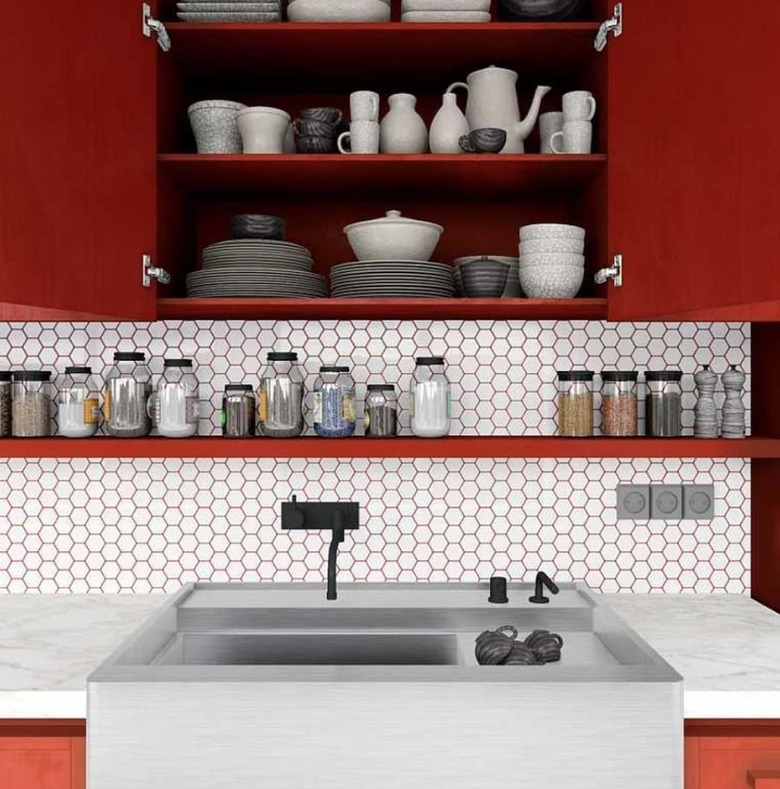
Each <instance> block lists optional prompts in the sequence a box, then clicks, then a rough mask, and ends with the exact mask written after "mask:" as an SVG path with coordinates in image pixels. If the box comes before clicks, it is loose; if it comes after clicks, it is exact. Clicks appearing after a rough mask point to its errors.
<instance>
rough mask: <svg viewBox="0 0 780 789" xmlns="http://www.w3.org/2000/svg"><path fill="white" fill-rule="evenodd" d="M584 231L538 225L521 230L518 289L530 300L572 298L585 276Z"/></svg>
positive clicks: (526, 226)
mask: <svg viewBox="0 0 780 789" xmlns="http://www.w3.org/2000/svg"><path fill="white" fill-rule="evenodd" d="M584 251H585V229H584V228H582V227H578V226H577V225H565V224H537V225H525V226H523V227H521V228H520V258H519V263H518V271H519V274H520V287H521V288H522V290H523V293H525V295H526V296H528V298H529V299H572V298H574V297H575V296H576V295H577V293H578V292H579V290H580V288H581V287H582V280H583V278H584V276H585V255H584V254H583V253H584Z"/></svg>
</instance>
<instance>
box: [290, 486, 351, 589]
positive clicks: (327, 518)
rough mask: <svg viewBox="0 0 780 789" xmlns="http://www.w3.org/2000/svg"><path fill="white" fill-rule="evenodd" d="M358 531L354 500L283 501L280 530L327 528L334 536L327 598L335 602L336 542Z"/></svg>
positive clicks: (331, 543)
mask: <svg viewBox="0 0 780 789" xmlns="http://www.w3.org/2000/svg"><path fill="white" fill-rule="evenodd" d="M358 528H360V504H359V503H358V502H356V501H298V498H297V497H296V496H293V497H292V501H283V502H282V529H285V530H290V531H295V530H298V529H306V530H311V529H329V530H330V531H332V532H333V537H332V539H331V541H330V547H329V548H328V592H327V599H328V600H335V599H336V597H337V594H336V560H337V558H338V552H339V543H342V542H344V534H345V532H346V530H347V529H358Z"/></svg>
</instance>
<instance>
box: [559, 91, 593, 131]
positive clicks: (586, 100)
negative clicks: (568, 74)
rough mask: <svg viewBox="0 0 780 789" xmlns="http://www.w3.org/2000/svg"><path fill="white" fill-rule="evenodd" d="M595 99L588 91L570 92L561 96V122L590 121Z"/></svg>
mask: <svg viewBox="0 0 780 789" xmlns="http://www.w3.org/2000/svg"><path fill="white" fill-rule="evenodd" d="M595 114H596V99H594V98H593V94H592V93H591V92H590V91H589V90H572V91H570V92H569V93H564V94H563V122H564V123H571V122H572V121H592V120H593V116H594V115H595Z"/></svg>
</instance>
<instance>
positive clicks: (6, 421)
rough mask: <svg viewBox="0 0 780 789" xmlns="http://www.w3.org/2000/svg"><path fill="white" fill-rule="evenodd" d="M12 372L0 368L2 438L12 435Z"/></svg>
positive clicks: (0, 425)
mask: <svg viewBox="0 0 780 789" xmlns="http://www.w3.org/2000/svg"><path fill="white" fill-rule="evenodd" d="M11 377H12V376H11V373H10V371H8V370H0V438H7V437H8V436H10V435H11Z"/></svg>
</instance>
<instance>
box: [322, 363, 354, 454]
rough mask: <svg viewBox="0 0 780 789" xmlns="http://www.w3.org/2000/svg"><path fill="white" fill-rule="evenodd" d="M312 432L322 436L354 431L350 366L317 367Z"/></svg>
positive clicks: (352, 382)
mask: <svg viewBox="0 0 780 789" xmlns="http://www.w3.org/2000/svg"><path fill="white" fill-rule="evenodd" d="M314 432H315V433H316V434H317V435H318V436H323V437H324V438H344V437H346V436H352V435H354V434H355V381H354V380H353V378H352V376H351V375H350V374H349V367H339V366H336V367H320V374H319V377H318V378H317V380H316V381H315V383H314Z"/></svg>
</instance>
